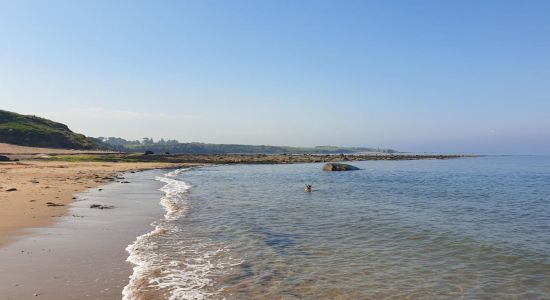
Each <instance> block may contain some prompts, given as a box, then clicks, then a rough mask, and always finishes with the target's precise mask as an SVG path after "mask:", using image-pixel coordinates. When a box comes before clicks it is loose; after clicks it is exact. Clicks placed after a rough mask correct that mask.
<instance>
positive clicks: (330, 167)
mask: <svg viewBox="0 0 550 300" xmlns="http://www.w3.org/2000/svg"><path fill="white" fill-rule="evenodd" d="M356 170H360V169H359V168H358V167H355V166H352V165H348V164H339V163H328V164H326V165H324V166H323V171H356Z"/></svg>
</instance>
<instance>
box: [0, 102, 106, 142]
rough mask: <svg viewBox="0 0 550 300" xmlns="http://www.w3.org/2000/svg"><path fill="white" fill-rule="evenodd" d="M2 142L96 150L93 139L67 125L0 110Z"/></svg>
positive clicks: (0, 136) (0, 140)
mask: <svg viewBox="0 0 550 300" xmlns="http://www.w3.org/2000/svg"><path fill="white" fill-rule="evenodd" d="M0 142H4V143H10V144H15V145H21V146H30V147H47V148H69V149H94V148H97V145H96V144H95V143H94V141H92V140H91V139H89V138H87V137H86V136H84V135H82V134H78V133H74V132H72V131H71V130H70V129H69V128H68V127H67V126H66V125H65V124H61V123H57V122H54V121H51V120H48V119H44V118H40V117H36V116H26V115H20V114H17V113H13V112H9V111H5V110H0Z"/></svg>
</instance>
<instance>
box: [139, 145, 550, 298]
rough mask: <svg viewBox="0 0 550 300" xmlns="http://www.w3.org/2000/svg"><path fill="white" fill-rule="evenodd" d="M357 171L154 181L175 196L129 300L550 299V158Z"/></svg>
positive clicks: (261, 170)
mask: <svg viewBox="0 0 550 300" xmlns="http://www.w3.org/2000/svg"><path fill="white" fill-rule="evenodd" d="M354 165H356V166H358V167H361V168H362V170H360V171H354V172H341V173H338V172H322V171H320V169H321V166H322V165H321V164H301V165H254V166H251V165H235V166H218V167H207V168H198V169H193V170H189V171H183V172H172V173H170V174H169V175H168V176H162V177H159V178H158V179H159V180H162V181H164V182H166V183H168V184H172V187H173V188H174V189H175V190H173V189H170V188H168V186H166V187H165V190H164V192H165V193H166V197H165V198H168V199H164V200H163V204H164V206H165V207H166V209H167V211H168V213H167V215H166V216H165V219H164V220H159V222H157V223H156V224H155V226H156V229H155V231H154V232H153V233H151V234H149V235H148V236H146V237H141V239H140V240H138V242H136V243H135V244H134V245H132V246H131V247H129V251H130V252H131V253H132V254H133V255H132V256H131V257H133V259H134V262H135V263H137V264H138V265H139V263H140V261H141V262H148V263H147V264H143V265H141V266H140V269H139V272H138V273H134V285H133V286H129V287H128V290H129V291H132V290H133V291H134V292H135V293H134V294H133V296H132V297H129V298H138V297H139V296H143V297H144V298H148V297H149V298H150V297H152V295H154V296H155V297H158V296H163V297H164V298H167V299H201V298H208V299H211V298H214V299H216V298H223V297H225V298H227V299H243V298H245V299H246V298H268V299H270V298H277V299H280V298H283V299H304V298H306V299H394V298H395V299H402V298H411V299H418V298H422V299H430V298H431V299H548V298H550V157H541V156H539V157H537V156H523V157H520V156H517V157H513V156H500V157H481V158H468V159H452V160H417V161H369V162H355V163H354ZM171 180H174V181H171ZM306 183H309V184H312V185H313V188H314V191H313V192H312V193H304V192H303V186H304V184H306ZM174 191H177V192H174ZM136 283H139V284H136Z"/></svg>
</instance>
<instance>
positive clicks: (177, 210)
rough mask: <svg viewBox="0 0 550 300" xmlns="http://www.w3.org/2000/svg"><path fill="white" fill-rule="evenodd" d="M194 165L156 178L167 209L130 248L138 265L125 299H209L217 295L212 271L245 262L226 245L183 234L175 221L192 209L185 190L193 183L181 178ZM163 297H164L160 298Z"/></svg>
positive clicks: (161, 201) (131, 258)
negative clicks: (230, 254)
mask: <svg viewBox="0 0 550 300" xmlns="http://www.w3.org/2000/svg"><path fill="white" fill-rule="evenodd" d="M188 170H189V169H178V170H175V171H172V172H169V173H167V174H164V175H163V176H157V177H156V178H155V179H156V180H158V181H161V182H164V183H165V185H164V186H163V187H162V188H160V191H162V192H164V195H163V196H162V197H161V199H160V204H161V205H162V207H163V208H164V210H165V211H166V213H165V215H164V218H163V219H162V220H159V221H156V222H154V223H153V224H151V225H152V226H154V229H153V230H152V231H151V232H149V233H146V234H144V235H141V236H139V237H137V238H136V240H135V241H134V243H132V244H131V245H129V246H128V247H127V248H126V251H127V252H128V253H129V256H128V258H127V260H126V261H127V262H130V263H131V264H133V265H134V267H133V273H132V275H131V276H130V280H129V283H128V284H127V285H126V286H125V287H124V289H123V291H122V295H123V297H122V299H124V300H137V299H151V298H153V297H154V298H159V297H162V298H166V299H169V300H176V299H206V298H212V297H214V296H215V292H213V291H208V288H209V287H211V286H212V284H213V282H212V279H211V278H210V277H211V276H212V275H215V274H219V273H220V272H222V270H223V269H225V268H227V267H230V266H233V265H235V264H238V263H240V262H236V261H232V260H229V259H228V256H227V255H225V253H226V252H227V251H228V250H227V249H226V248H225V247H224V245H220V244H217V243H213V242H211V241H209V240H192V239H191V240H190V239H183V238H181V236H180V234H183V233H184V232H182V229H181V228H180V227H178V224H177V223H176V222H175V221H177V220H178V219H180V218H181V217H182V216H184V215H185V213H186V211H187V207H186V197H185V194H186V193H187V192H188V191H189V190H190V189H191V185H189V184H187V183H186V182H184V181H182V180H179V179H178V178H177V177H178V175H179V174H181V173H182V172H185V171H188ZM159 295H161V296H159Z"/></svg>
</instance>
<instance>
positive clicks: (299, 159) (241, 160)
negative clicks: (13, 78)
mask: <svg viewBox="0 0 550 300" xmlns="http://www.w3.org/2000/svg"><path fill="white" fill-rule="evenodd" d="M465 157H477V155H455V154H379V153H376V154H353V155H351V154H350V155H345V154H338V155H334V154H327V155H317V154H299V155H298V154H277V155H266V154H227V155H212V154H166V155H159V154H149V155H144V154H136V153H119V154H104V155H102V154H92V155H82V154H78V155H50V156H48V157H47V158H44V157H43V156H42V157H40V156H37V157H35V158H31V157H27V159H39V160H53V161H95V162H102V161H104V162H162V163H194V164H296V163H322V162H346V161H368V160H420V159H454V158H465Z"/></svg>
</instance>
